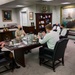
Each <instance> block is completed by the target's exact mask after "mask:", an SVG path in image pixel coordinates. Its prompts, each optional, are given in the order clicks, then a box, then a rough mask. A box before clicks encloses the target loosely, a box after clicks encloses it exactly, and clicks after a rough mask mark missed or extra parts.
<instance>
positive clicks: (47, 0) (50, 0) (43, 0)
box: [42, 0, 53, 2]
mask: <svg viewBox="0 0 75 75" xmlns="http://www.w3.org/2000/svg"><path fill="white" fill-rule="evenodd" d="M42 1H47V2H48V1H53V0H42Z"/></svg>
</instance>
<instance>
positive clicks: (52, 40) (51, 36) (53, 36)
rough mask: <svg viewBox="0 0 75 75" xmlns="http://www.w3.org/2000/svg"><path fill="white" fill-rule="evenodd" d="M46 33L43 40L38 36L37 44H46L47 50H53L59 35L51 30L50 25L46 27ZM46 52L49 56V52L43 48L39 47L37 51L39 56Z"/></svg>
mask: <svg viewBox="0 0 75 75" xmlns="http://www.w3.org/2000/svg"><path fill="white" fill-rule="evenodd" d="M45 28H46V32H47V34H46V35H45V36H44V38H43V39H41V38H40V36H39V35H38V38H39V43H40V44H45V43H47V47H48V49H49V50H54V47H55V44H56V42H57V41H58V40H59V34H58V33H57V32H56V31H53V30H52V25H51V24H50V25H46V27H45ZM44 52H47V53H48V54H51V52H50V51H48V50H45V48H44V47H41V48H40V49H39V54H41V53H44Z"/></svg>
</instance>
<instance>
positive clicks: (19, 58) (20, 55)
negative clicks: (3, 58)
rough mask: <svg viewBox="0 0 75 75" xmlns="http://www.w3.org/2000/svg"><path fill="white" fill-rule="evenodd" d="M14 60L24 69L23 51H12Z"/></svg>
mask: <svg viewBox="0 0 75 75" xmlns="http://www.w3.org/2000/svg"><path fill="white" fill-rule="evenodd" d="M14 55H15V60H16V62H17V63H18V64H20V65H21V66H22V67H25V65H26V64H25V58H24V51H23V50H21V49H18V50H14Z"/></svg>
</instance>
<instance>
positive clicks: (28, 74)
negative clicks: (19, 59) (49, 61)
mask: <svg viewBox="0 0 75 75" xmlns="http://www.w3.org/2000/svg"><path fill="white" fill-rule="evenodd" d="M38 51H39V50H38V48H36V49H33V50H32V53H30V54H27V55H25V56H26V67H25V68H23V67H21V68H20V69H15V70H14V72H10V71H9V72H5V73H2V74H0V75H75V44H74V41H73V40H69V42H68V44H67V48H66V52H65V66H62V65H61V64H60V65H59V66H58V67H57V68H56V72H53V70H52V69H51V68H48V67H46V66H40V65H39V60H38ZM0 69H1V68H0Z"/></svg>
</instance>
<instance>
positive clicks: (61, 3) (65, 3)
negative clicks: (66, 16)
mask: <svg viewBox="0 0 75 75" xmlns="http://www.w3.org/2000/svg"><path fill="white" fill-rule="evenodd" d="M61 4H71V3H70V2H64V3H61Z"/></svg>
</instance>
